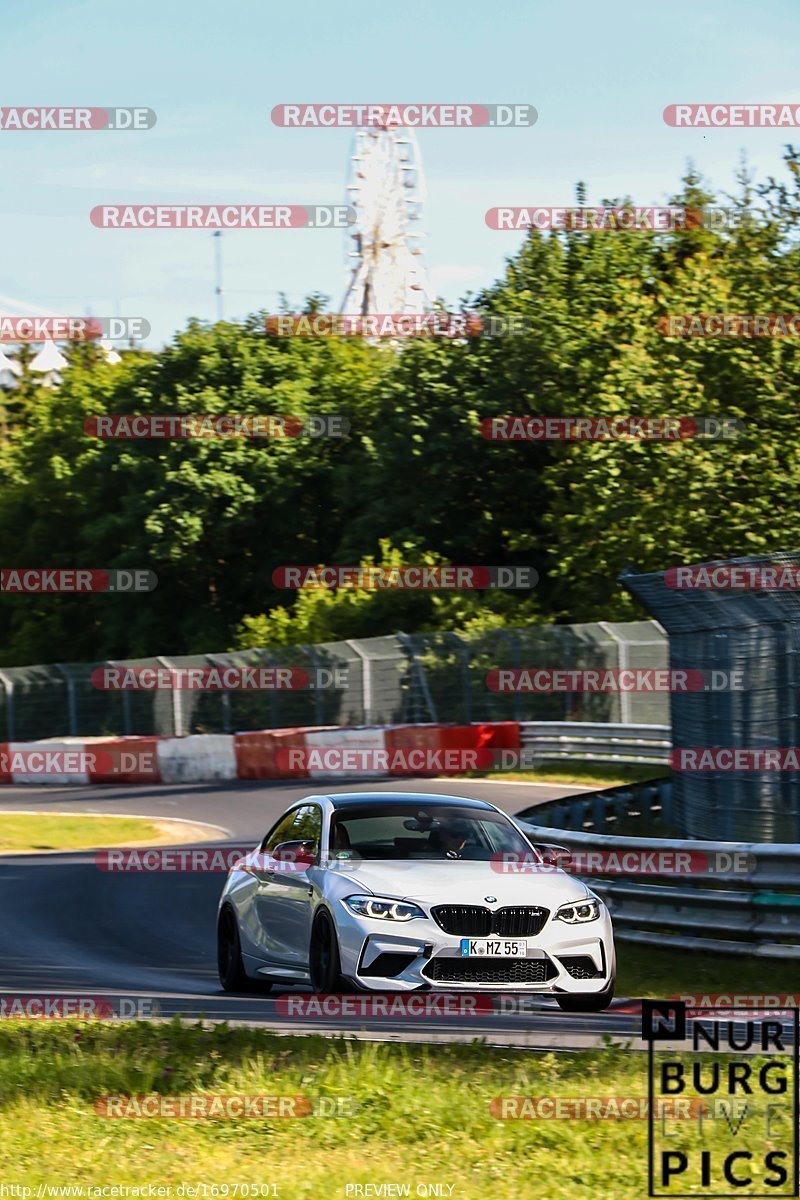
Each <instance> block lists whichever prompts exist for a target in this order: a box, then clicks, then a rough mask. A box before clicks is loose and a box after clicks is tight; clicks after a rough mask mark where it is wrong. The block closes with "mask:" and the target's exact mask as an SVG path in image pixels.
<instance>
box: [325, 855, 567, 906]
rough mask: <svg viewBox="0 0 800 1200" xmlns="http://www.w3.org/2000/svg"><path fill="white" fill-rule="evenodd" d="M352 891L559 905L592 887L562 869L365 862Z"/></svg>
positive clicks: (426, 899)
mask: <svg viewBox="0 0 800 1200" xmlns="http://www.w3.org/2000/svg"><path fill="white" fill-rule="evenodd" d="M347 878H348V883H349V884H350V885H352V886H351V887H350V891H351V893H352V892H356V891H358V890H359V888H361V889H362V890H363V891H365V892H371V893H372V894H373V895H376V896H394V897H397V898H398V899H403V900H416V901H417V902H420V903H423V904H427V905H431V904H481V905H482V904H485V903H487V900H486V897H487V896H494V897H495V900H496V902H497V904H498V905H499V906H500V907H502V906H504V905H514V904H540V905H542V906H543V907H545V908H551V909H552V908H556V907H558V905H559V904H567V903H569V901H570V900H582V899H584V898H585V897H586V896H587V895H588V894H589V889H588V888H587V887H586V885H585V884H583V883H581V881H580V880H579V879H576V878H575V877H574V876H572V875H567V874H566V873H565V872H564V871H547V872H546V873H543V874H539V873H537V874H506V873H503V872H501V871H500V870H498V868H497V865H496V864H494V863H490V862H467V861H464V860H463V859H462V860H458V861H454V862H451V861H449V860H447V859H437V860H436V861H435V862H418V861H417V862H384V861H374V862H361V863H359V865H358V868H357V870H355V871H353V872H352V873H348V876H347Z"/></svg>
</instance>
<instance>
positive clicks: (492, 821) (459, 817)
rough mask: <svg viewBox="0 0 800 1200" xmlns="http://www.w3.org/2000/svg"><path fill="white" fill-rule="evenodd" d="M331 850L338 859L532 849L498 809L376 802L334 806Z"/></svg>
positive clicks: (480, 858)
mask: <svg viewBox="0 0 800 1200" xmlns="http://www.w3.org/2000/svg"><path fill="white" fill-rule="evenodd" d="M330 850H331V854H332V856H333V857H335V858H337V859H348V858H356V857H360V858H366V859H394V860H397V859H432V858H449V859H470V860H472V861H473V862H488V861H489V860H490V859H492V858H493V856H494V855H497V854H520V855H529V854H531V847H530V845H529V844H528V842H526V840H525V839H524V838H523V836H522V834H521V833H519V832H518V831H517V830H516V829H515V828H514V826H513V825H512V824H511V822H510V821H509V820H508V819H507V818H506V817H504V816H503V815H502V813H496V812H492V811H491V810H490V809H477V808H468V807H464V808H461V807H459V806H456V805H453V804H447V805H445V804H435V803H434V804H420V806H419V807H418V808H417V807H414V806H413V805H409V804H391V803H383V804H382V803H376V804H375V805H374V806H373V805H370V806H366V805H363V804H360V805H358V807H353V808H350V809H348V808H343V809H339V810H338V811H337V812H336V813H334V816H333V819H332V822H331V839H330Z"/></svg>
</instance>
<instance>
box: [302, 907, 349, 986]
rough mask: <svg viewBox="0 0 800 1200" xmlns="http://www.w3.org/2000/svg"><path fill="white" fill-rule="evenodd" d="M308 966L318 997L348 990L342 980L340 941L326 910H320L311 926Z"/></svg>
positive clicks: (312, 984)
mask: <svg viewBox="0 0 800 1200" xmlns="http://www.w3.org/2000/svg"><path fill="white" fill-rule="evenodd" d="M308 965H309V973H310V975H311V986H312V988H313V989H314V991H315V992H316V993H317V995H331V994H335V993H337V992H344V991H347V990H348V989H347V986H346V983H345V980H344V979H343V978H342V960H341V957H340V955H339V939H338V938H337V936H336V930H335V929H334V926H333V921H332V920H331V917H330V915H329V914H328V912H326V910H325V909H324V908H321V909H320V910H319V912H318V913H317V915H316V917H315V918H314V924H313V925H312V926H311V944H310V946H309V951H308Z"/></svg>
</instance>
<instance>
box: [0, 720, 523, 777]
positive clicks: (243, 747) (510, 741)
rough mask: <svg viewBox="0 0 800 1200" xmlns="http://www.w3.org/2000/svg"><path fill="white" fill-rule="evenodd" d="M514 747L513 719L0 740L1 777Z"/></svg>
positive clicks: (198, 772) (446, 758) (411, 771)
mask: <svg viewBox="0 0 800 1200" xmlns="http://www.w3.org/2000/svg"><path fill="white" fill-rule="evenodd" d="M519 748H520V726H519V724H518V723H517V722H515V721H495V722H486V723H482V724H476V725H389V726H384V725H378V726H372V727H364V728H340V727H338V726H327V727H325V726H323V727H320V726H313V727H309V728H297V729H262V730H253V731H249V732H244V733H237V734H222V733H206V734H190V735H189V736H187V737H181V738H172V737H124V738H85V739H83V740H81V739H78V738H74V739H73V738H62V739H57V740H54V741H44V742H8V743H0V784H22V783H30V784H60V785H64V784H95V783H105V784H116V783H204V782H209V783H210V782H214V781H217V780H220V781H225V780H231V779H252V780H259V779H264V780H280V779H287V780H292V779H318V780H330V781H332V782H342V781H344V780H359V779H364V780H368V779H387V778H390V777H391V778H395V777H397V778H412V777H418V778H419V777H422V778H433V777H435V776H437V775H460V774H463V773H464V772H465V771H469V770H479V771H480V770H487V769H489V768H490V767H491V766H492V765H493V761H494V759H493V753H492V752H493V751H495V750H500V749H512V750H518V749H519Z"/></svg>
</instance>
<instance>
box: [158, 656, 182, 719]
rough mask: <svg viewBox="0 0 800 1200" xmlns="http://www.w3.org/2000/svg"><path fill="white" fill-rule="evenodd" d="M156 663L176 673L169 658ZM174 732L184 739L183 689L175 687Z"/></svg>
mask: <svg viewBox="0 0 800 1200" xmlns="http://www.w3.org/2000/svg"><path fill="white" fill-rule="evenodd" d="M156 662H160V663H161V665H162V666H164V667H166V668H167V670H168V671H176V670H177V667H175V666H174V665H173V664H172V663H171V662H170V661H169V659H168V658H163V657H159V658H157V659H156ZM172 731H173V736H174V737H183V735H184V733H185V730H184V725H183V696H182V695H181V689H180V688H176V687H174V688H173V689H172Z"/></svg>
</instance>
